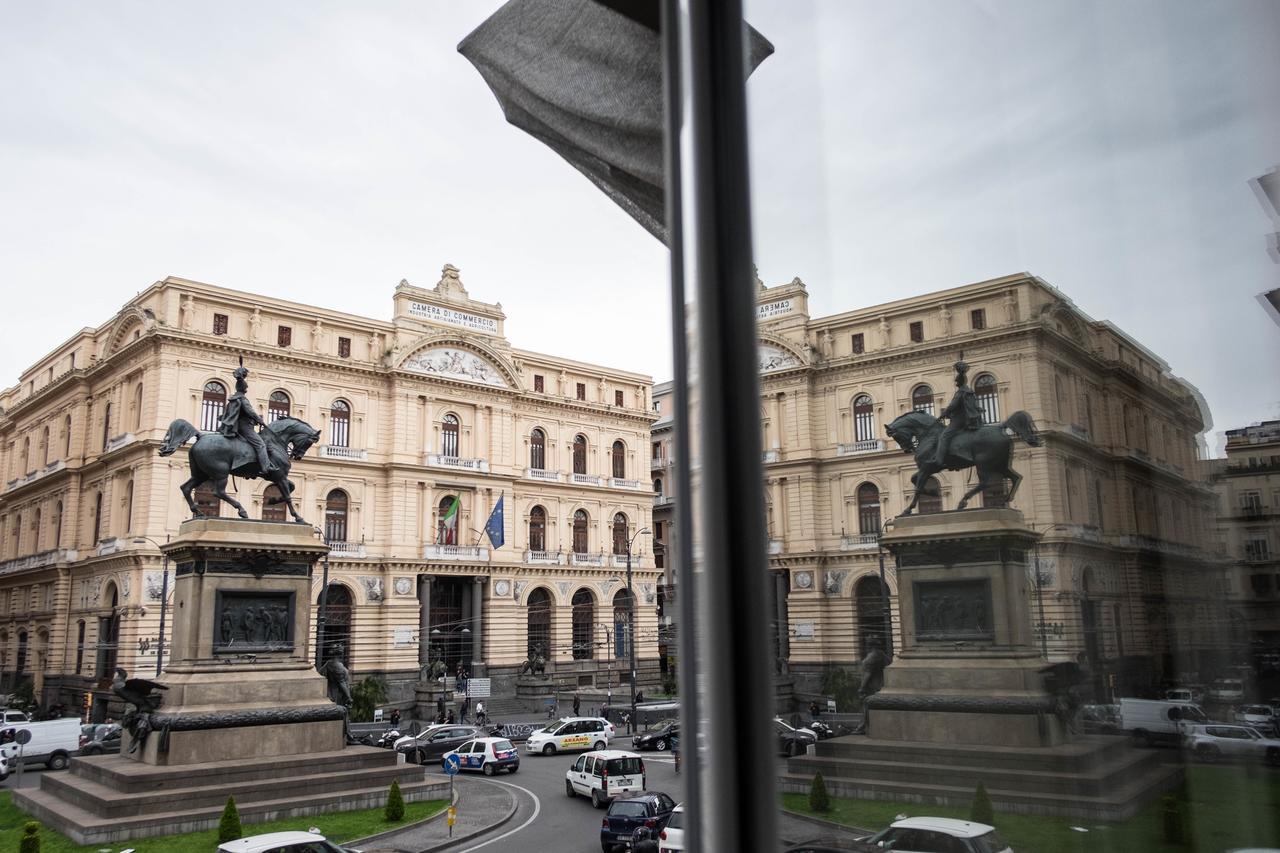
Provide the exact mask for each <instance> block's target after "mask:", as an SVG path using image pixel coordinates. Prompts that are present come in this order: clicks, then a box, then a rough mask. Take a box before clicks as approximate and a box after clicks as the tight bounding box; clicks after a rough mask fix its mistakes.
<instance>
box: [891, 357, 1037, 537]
mask: <svg viewBox="0 0 1280 853" xmlns="http://www.w3.org/2000/svg"><path fill="white" fill-rule="evenodd" d="M955 369H956V393H955V394H954V395H953V396H952V398H951V402H950V403H949V404H948V405H947V408H946V409H945V410H943V413H942V414H943V416H944V417H947V418H949V420H950V424H949V425H948V426H947V427H945V428H944V427H943V426H942V421H940V420H938V419H937V418H935V417H934V416H933V415H931V414H929V413H928V412H907V413H906V414H905V415H899V416H898V417H897V418H895V419H894V420H893V422H892V423H891V424H889V425H888V426H887V427H885V428H884V429H885V432H887V433H888V434H889V437H890V438H892V439H893V440H894V441H896V442H898V446H899V447H901V448H902V449H903V450H904V451H905V452H907V453H911V454H914V455H915V458H916V473H914V474H912V475H911V482H912V484H913V485H914V486H915V495H913V496H912V498H911V503H910V504H909V505H908V506H907V508H906V509H905V510H903V513H902V514H903V515H910V514H911V513H912V511H913V510H915V508H916V503H917V502H919V500H920V493H921V492H922V491H923V490H924V489H925V486H926V484H927V483H928V482H929V478H930V477H932V476H933V475H934V474H937V473H938V472H939V471H944V470H950V471H963V470H964V469H966V468H976V469H977V471H978V483H977V485H975V486H974V487H973V488H971V489H969V490H968V491H967V492H965V493H964V496H963V497H961V498H960V502H959V503H958V504H957V505H956V509H964V508H965V507H966V506H967V505H968V503H969V498H971V497H973V496H974V495H976V494H977V493H978V492H980V491H983V490H984V489H990V488H994V487H996V486H1001V485H1003V482H1004V480H1006V479H1007V480H1009V493H1008V494H1007V495H1006V496H1005V501H1006V502H1008V501H1011V500H1013V496H1014V495H1015V494H1016V493H1017V491H1018V484H1019V483H1021V482H1022V475H1021V474H1019V473H1018V472H1017V471H1014V470H1013V469H1012V468H1011V467H1009V460H1010V459H1011V458H1012V456H1013V440H1012V439H1011V438H1009V436H1008V435H1007V434H1006V433H1005V430H1009V431H1011V432H1012V433H1013V434H1014V435H1016V436H1017V437H1018V438H1020V439H1022V440H1023V441H1025V442H1026V443H1027V444H1029V445H1031V446H1032V447H1039V446H1040V445H1041V444H1042V442H1041V441H1040V438H1039V437H1038V436H1037V435H1036V425H1035V422H1034V421H1033V420H1032V419H1031V415H1029V414H1027V413H1026V412H1014V413H1013V414H1012V415H1010V416H1009V419H1008V420H1006V421H1005V422H1004V423H1001V424H985V425H984V424H983V423H982V407H981V406H979V405H978V400H977V397H976V396H975V395H974V393H973V389H972V388H970V387H969V386H968V384H967V382H966V374H967V373H968V372H969V365H967V364H965V363H964V360H963V359H961V360H960V361H957V362H956V364H955Z"/></svg>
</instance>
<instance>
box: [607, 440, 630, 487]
mask: <svg viewBox="0 0 1280 853" xmlns="http://www.w3.org/2000/svg"><path fill="white" fill-rule="evenodd" d="M609 455H610V458H611V459H612V461H613V476H614V477H616V478H617V479H619V480H621V479H623V478H624V477H626V476H627V446H626V445H625V444H623V443H622V442H621V441H615V442H614V443H613V449H612V450H611V451H610V454H609Z"/></svg>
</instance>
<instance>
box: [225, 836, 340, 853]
mask: <svg viewBox="0 0 1280 853" xmlns="http://www.w3.org/2000/svg"><path fill="white" fill-rule="evenodd" d="M218 853H360V851H359V850H356V849H355V848H354V847H339V846H338V845H337V844H334V843H333V842H332V841H326V840H325V837H324V836H323V835H320V834H318V833H315V832H268V833H266V834H264V835H251V836H249V837H248V838H237V839H236V840H235V841H224V842H223V843H222V844H220V845H218Z"/></svg>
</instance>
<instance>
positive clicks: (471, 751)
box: [440, 737, 520, 776]
mask: <svg viewBox="0 0 1280 853" xmlns="http://www.w3.org/2000/svg"><path fill="white" fill-rule="evenodd" d="M450 757H456V758H457V760H458V769H459V770H479V771H481V772H482V773H484V775H486V776H492V775H493V774H494V773H497V772H498V771H499V770H506V771H507V772H508V773H515V772H516V771H517V770H519V769H520V752H519V750H517V749H516V748H515V746H514V745H513V744H512V743H511V741H509V740H507V739H506V738H504V737H478V738H476V739H475V740H469V741H467V742H466V743H464V744H462V746H459V747H458V748H457V749H454V750H450V751H449V752H446V753H445V754H444V755H442V756H441V757H440V766H441V767H442V768H443V767H444V766H445V765H447V764H448V763H449V759H450Z"/></svg>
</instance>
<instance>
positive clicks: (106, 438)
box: [102, 403, 111, 450]
mask: <svg viewBox="0 0 1280 853" xmlns="http://www.w3.org/2000/svg"><path fill="white" fill-rule="evenodd" d="M110 442H111V404H110V403H107V405H106V408H104V409H103V410H102V449H103V450H106V449H107V445H108V444H109V443H110Z"/></svg>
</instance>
